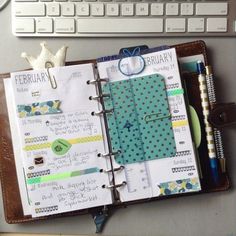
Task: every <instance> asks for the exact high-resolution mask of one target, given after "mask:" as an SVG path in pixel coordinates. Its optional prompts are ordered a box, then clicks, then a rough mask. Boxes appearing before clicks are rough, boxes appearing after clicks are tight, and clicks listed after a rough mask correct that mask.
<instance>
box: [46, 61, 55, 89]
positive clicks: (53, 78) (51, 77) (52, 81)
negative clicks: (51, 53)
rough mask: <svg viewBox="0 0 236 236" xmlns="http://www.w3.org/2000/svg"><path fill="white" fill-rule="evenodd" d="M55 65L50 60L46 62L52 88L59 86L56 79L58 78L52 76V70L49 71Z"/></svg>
mask: <svg viewBox="0 0 236 236" xmlns="http://www.w3.org/2000/svg"><path fill="white" fill-rule="evenodd" d="M52 67H53V63H52V62H50V61H47V62H46V63H45V68H46V70H47V75H48V79H49V82H50V84H51V87H52V89H56V88H57V81H56V78H55V76H54V75H53V76H51V74H50V72H49V69H50V68H52Z"/></svg>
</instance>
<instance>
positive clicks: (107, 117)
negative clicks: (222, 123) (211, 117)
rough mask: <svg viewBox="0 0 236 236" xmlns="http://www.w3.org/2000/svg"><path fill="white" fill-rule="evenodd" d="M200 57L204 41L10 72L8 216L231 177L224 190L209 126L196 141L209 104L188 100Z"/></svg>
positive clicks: (5, 132) (39, 214)
mask: <svg viewBox="0 0 236 236" xmlns="http://www.w3.org/2000/svg"><path fill="white" fill-rule="evenodd" d="M187 49H188V50H187ZM181 53H182V55H181ZM196 60H202V61H204V62H205V63H207V58H206V51H205V45H204V44H203V42H200V41H197V42H193V43H188V44H182V45H177V46H175V47H168V46H162V47H157V48H152V49H148V48H142V47H134V48H132V49H124V50H122V51H121V53H120V54H119V55H113V56H106V57H102V58H99V59H97V60H96V61H95V60H91V61H85V62H80V63H71V64H68V65H67V66H65V67H55V68H50V69H43V70H26V71H20V72H14V73H11V74H7V75H4V76H2V78H4V81H3V80H1V83H2V84H1V104H3V106H2V107H3V108H1V109H0V110H1V114H0V115H1V116H0V118H1V120H0V123H1V131H0V134H1V135H0V137H1V140H2V141H1V144H0V150H1V153H0V157H1V158H0V162H1V180H2V189H3V198H4V206H5V216H6V220H7V221H8V222H9V223H20V222H24V221H29V220H34V219H38V218H48V217H53V216H54V215H55V216H62V215H68V214H83V213H87V212H94V211H95V212H96V211H99V210H100V209H104V207H106V208H114V207H118V206H122V205H124V204H125V205H128V204H130V203H134V202H136V201H137V202H140V201H148V200H152V199H160V198H163V197H168V196H172V195H179V194H183V193H193V192H203V191H213V190H223V189H227V188H228V187H229V183H228V178H227V175H226V174H221V182H220V184H219V185H217V186H214V184H212V181H211V177H209V175H210V174H209V172H210V171H209V163H208V161H209V160H208V154H207V149H206V146H207V144H206V140H205V139H204V137H203V136H204V132H203V133H202V135H201V136H202V139H201V137H200V139H201V141H200V144H199V145H197V144H196V142H197V141H196V140H197V139H196V137H195V136H196V134H194V132H195V133H196V129H194V128H193V127H194V126H195V125H192V120H193V119H192V115H191V114H190V113H191V112H190V111H191V109H190V107H192V109H193V110H194V111H195V113H198V109H199V108H198V107H199V104H198V103H199V101H198V99H197V97H196V96H193V97H191V96H188V92H189V94H191V93H192V92H191V90H196V86H189V84H190V83H191V82H190V81H191V79H192V78H194V73H195V72H194V71H191V66H192V65H193V63H195V61H196ZM179 65H180V67H179ZM186 68H187V69H188V70H190V71H188V73H187V74H185V75H183V70H186ZM193 70H194V69H193ZM184 76H185V77H186V78H187V77H191V79H190V78H189V80H188V79H186V81H187V80H188V82H187V83H185V80H183V77H184ZM3 95H4V96H3ZM198 96H199V95H198ZM195 101H197V102H195ZM198 118H199V119H200V125H199V128H200V129H201V122H202V121H201V112H199V113H198ZM194 130H195V131H194ZM200 159H201V160H200ZM199 160H200V161H199ZM10 172H11V173H15V174H12V176H11V177H10V179H9V178H8V177H7V176H8V175H9V173H10ZM207 173H208V174H207ZM207 176H208V177H207ZM13 188H16V189H15V190H14V191H16V194H17V197H16V198H15V199H14V200H15V201H14V200H13V197H12V196H10V192H11V191H12V190H13Z"/></svg>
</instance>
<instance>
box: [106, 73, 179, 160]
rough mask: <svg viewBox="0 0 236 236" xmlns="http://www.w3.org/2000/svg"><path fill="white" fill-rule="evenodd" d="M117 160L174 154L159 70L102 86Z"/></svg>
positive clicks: (165, 98) (174, 148) (168, 111)
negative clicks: (117, 151)
mask: <svg viewBox="0 0 236 236" xmlns="http://www.w3.org/2000/svg"><path fill="white" fill-rule="evenodd" d="M102 90H103V93H109V94H110V95H111V99H105V108H106V109H113V110H114V112H113V113H111V114H107V120H108V127H109V134H110V139H111V144H112V149H113V151H116V150H120V151H121V152H120V153H119V154H117V155H116V157H115V160H116V161H117V162H118V163H119V164H129V163H135V162H141V161H145V160H153V159H160V158H166V157H172V156H174V155H175V153H176V145H175V140H174V134H173V129H172V122H171V116H170V110H169V105H168V99H167V93H166V88H165V80H164V78H163V77H162V76H160V75H158V74H154V75H150V76H144V77H137V78H134V79H128V80H123V81H116V82H111V83H107V84H105V85H104V86H103V88H102Z"/></svg>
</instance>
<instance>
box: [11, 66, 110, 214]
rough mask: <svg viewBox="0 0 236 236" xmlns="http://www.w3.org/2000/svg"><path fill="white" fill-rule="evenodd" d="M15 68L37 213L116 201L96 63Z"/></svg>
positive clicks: (18, 109) (31, 195)
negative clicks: (100, 110)
mask: <svg viewBox="0 0 236 236" xmlns="http://www.w3.org/2000/svg"><path fill="white" fill-rule="evenodd" d="M49 72H50V76H51V78H54V79H55V81H56V84H57V88H56V89H53V88H52V87H51V84H50V81H49V77H48V73H47V71H46V70H40V71H27V72H18V73H12V75H11V81H12V88H13V94H14V102H15V109H16V115H17V124H18V130H17V132H18V133H19V137H20V143H21V147H22V155H21V158H22V163H23V167H24V172H25V181H26V186H27V195H28V201H29V205H30V209H31V214H32V216H33V217H38V216H44V215H51V214H57V213H62V212H70V211H74V210H80V209H84V208H90V207H95V206H100V205H105V204H111V203H112V198H111V192H110V190H109V189H106V188H104V187H103V186H104V185H109V178H108V175H107V174H106V173H104V172H101V169H107V168H109V165H108V163H107V162H106V160H105V159H103V158H98V153H103V152H105V146H104V134H103V132H102V125H101V120H100V117H98V116H92V115H91V112H92V111H96V110H98V108H99V107H98V102H97V101H91V100H89V95H96V88H95V86H91V85H90V86H89V85H88V84H87V81H88V80H92V79H94V71H93V65H92V64H86V65H76V66H69V67H60V68H52V69H50V71H49Z"/></svg>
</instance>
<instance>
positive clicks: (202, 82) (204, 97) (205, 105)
mask: <svg viewBox="0 0 236 236" xmlns="http://www.w3.org/2000/svg"><path fill="white" fill-rule="evenodd" d="M197 71H198V82H199V89H200V97H201V105H202V111H203V117H204V124H205V131H206V139H207V148H208V156H209V161H210V168H211V172H212V173H211V174H212V177H213V181H214V183H215V184H218V183H219V172H218V160H217V156H216V150H215V142H214V137H213V129H212V127H211V125H210V124H209V122H208V116H209V100H208V93H207V85H206V74H205V67H204V64H203V62H202V61H198V62H197Z"/></svg>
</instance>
